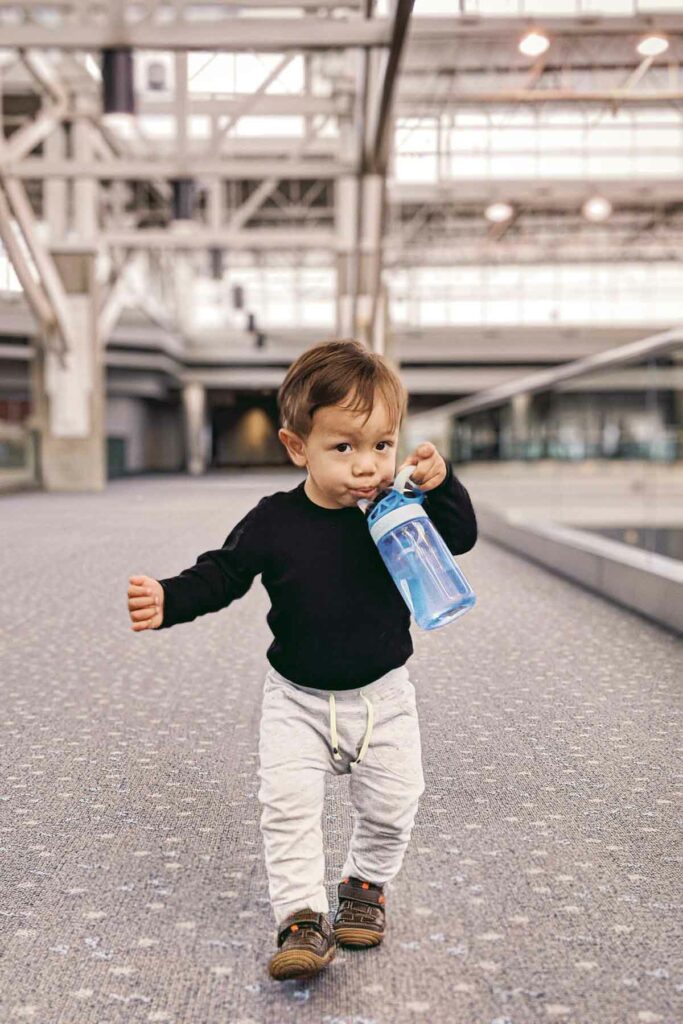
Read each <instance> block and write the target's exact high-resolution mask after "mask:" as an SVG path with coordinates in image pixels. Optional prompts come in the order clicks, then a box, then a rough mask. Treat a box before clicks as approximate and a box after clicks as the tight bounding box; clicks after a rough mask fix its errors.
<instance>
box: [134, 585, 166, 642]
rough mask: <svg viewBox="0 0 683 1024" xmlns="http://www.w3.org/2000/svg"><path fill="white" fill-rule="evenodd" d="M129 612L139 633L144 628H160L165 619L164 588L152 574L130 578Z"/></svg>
mask: <svg viewBox="0 0 683 1024" xmlns="http://www.w3.org/2000/svg"><path fill="white" fill-rule="evenodd" d="M128 614H129V615H130V619H131V622H132V623H133V625H132V626H131V629H132V630H134V632H136V633H139V632H140V631H141V630H143V629H158V628H159V626H160V625H161V623H162V622H163V621H164V588H163V587H162V585H161V583H159V581H158V580H154V579H152V577H151V576H131V577H130V578H129V580H128Z"/></svg>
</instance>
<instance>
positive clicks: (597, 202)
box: [581, 196, 612, 223]
mask: <svg viewBox="0 0 683 1024" xmlns="http://www.w3.org/2000/svg"><path fill="white" fill-rule="evenodd" d="M581 212H582V213H583V215H584V217H585V218H586V220H590V221H593V222H594V223H599V222H600V221H603V220H607V219H608V217H610V216H611V214H612V204H611V203H610V201H609V199H605V197H604V196H591V197H590V199H587V200H586V202H585V203H584V204H583V206H582V207H581Z"/></svg>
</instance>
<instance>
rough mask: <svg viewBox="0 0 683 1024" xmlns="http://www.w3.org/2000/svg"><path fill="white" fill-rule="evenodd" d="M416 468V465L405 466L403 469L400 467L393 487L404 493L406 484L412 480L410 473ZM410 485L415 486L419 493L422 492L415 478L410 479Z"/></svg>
mask: <svg viewBox="0 0 683 1024" xmlns="http://www.w3.org/2000/svg"><path fill="white" fill-rule="evenodd" d="M414 469H415V466H404V467H403V469H399V471H398V473H397V474H396V479H395V480H394V482H393V484H392V487H393V489H394V490H395V491H398V493H399V494H403V491H404V490H405V486H406V484H407V483H408V481H409V480H410V474H411V473H412V472H413V470H414ZM410 486H411V487H413V488H414V489H415V490H416V491H417V492H418V493H419V492H420V488H419V487H418V485H417V484H416V483H415V482H414V481H413V480H410Z"/></svg>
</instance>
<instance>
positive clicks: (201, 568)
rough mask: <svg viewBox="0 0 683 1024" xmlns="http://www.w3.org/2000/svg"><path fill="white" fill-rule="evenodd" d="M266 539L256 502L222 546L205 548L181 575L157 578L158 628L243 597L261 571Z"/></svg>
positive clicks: (260, 512)
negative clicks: (160, 589) (160, 612)
mask: <svg viewBox="0 0 683 1024" xmlns="http://www.w3.org/2000/svg"><path fill="white" fill-rule="evenodd" d="M265 540H266V532H265V529H264V524H263V515H262V510H261V503H259V505H257V506H256V508H254V509H252V510H251V512H249V513H248V515H246V516H245V517H244V519H242V520H241V521H240V522H239V523H238V524H237V526H235V528H234V529H233V530H232V531H231V532H230V534H229V535H228V537H227V538H226V540H225V543H224V544H223V547H221V548H217V549H216V550H213V551H205V552H204V553H203V554H201V555H200V556H199V558H198V559H197V561H196V563H195V565H193V566H191V568H189V569H183V571H182V572H181V573H180V575H178V576H171V577H169V578H168V579H163V580H159V583H160V584H161V586H162V587H163V589H164V604H163V615H164V617H163V621H162V623H161V625H160V626H159V629H167V628H168V627H169V626H175V625H177V624H178V623H180V622H191V621H192V620H193V619H196V618H197V616H199V615H206V614H207V612H217V611H219V609H221V608H225V607H226V606H227V605H229V604H230V603H231V602H232V601H234V600H236V599H237V598H239V597H243V595H244V594H246V592H247V591H248V590H249V588H250V587H251V585H252V583H253V582H254V577H255V576H257V575H259V573H261V572H262V570H263V559H264V544H265Z"/></svg>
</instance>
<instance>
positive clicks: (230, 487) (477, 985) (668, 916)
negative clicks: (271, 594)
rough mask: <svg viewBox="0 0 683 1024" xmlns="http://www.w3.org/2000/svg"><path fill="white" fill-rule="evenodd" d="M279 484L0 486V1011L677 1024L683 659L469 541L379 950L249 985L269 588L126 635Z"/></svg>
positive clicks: (632, 622)
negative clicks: (148, 600) (159, 584)
mask: <svg viewBox="0 0 683 1024" xmlns="http://www.w3.org/2000/svg"><path fill="white" fill-rule="evenodd" d="M299 479H300V477H298V476H295V475H293V474H288V473H286V472H282V473H263V474H260V475H259V474H257V473H256V474H239V475H225V476H216V477H206V478H203V479H201V480H197V481H190V480H188V479H186V478H183V477H170V478H145V479H140V480H127V481H118V482H116V483H112V484H110V486H109V488H108V489H107V491H106V493H105V494H102V495H46V494H39V493H35V494H16V495H9V496H5V497H3V498H2V499H1V500H0V521H1V523H2V527H1V530H2V539H3V542H2V545H0V567H1V569H2V580H3V587H2V597H1V598H0V601H1V604H2V609H1V610H2V617H1V627H0V628H1V641H0V642H1V645H2V646H1V649H0V658H1V663H0V864H1V869H0V1024H19V1022H24V1021H31V1022H34V1024H138V1022H145V1024H146V1022H153V1021H156V1022H167V1024H281V1022H282V1024H289V1022H297V1024H413V1022H428V1024H442V1022H443V1024H534V1022H537V1021H538V1022H543V1024H548V1022H562V1024H679V1022H680V1021H681V1020H683V968H682V964H681V955H680V954H681V945H682V943H681V924H680V922H681V920H682V914H681V906H682V904H683V893H682V889H683V885H682V880H683V870H682V867H681V862H682V860H683V848H682V846H681V841H680V840H681V825H680V817H677V814H676V801H677V798H680V796H681V791H682V787H681V775H680V753H681V728H680V715H679V712H680V707H681V699H680V690H681V680H682V677H683V672H682V671H681V669H682V660H681V651H680V644H679V643H678V642H677V641H676V639H675V638H674V637H673V636H671V635H668V634H667V633H665V632H664V631H662V630H659V629H657V628H656V627H655V626H652V625H649V624H648V623H646V622H645V621H644V620H641V619H639V618H638V617H636V616H635V615H631V614H628V613H627V612H625V611H622V610H620V609H617V608H615V607H613V606H611V605H609V604H608V603H606V602H604V601H603V600H601V599H600V598H598V597H595V596H592V595H591V594H589V593H587V592H584V591H582V590H580V589H579V588H577V587H574V586H572V585H571V584H569V583H566V582H564V581H562V580H560V579H558V578H556V577H554V576H552V575H551V574H549V573H547V572H545V571H544V570H542V569H540V568H537V567H534V566H532V565H530V564H528V563H525V562H524V561H522V560H520V559H518V558H517V557H515V556H514V555H512V554H510V553H508V552H505V551H503V550H501V549H498V548H496V547H494V546H493V545H490V544H488V543H486V542H485V541H481V542H480V543H479V544H478V545H477V547H476V548H475V549H474V551H473V552H472V553H470V554H469V555H466V556H464V557H462V559H461V560H460V561H461V564H462V566H463V568H464V570H465V572H466V574H467V575H468V576H469V578H470V580H471V582H472V584H473V586H474V588H475V590H476V591H477V594H478V605H477V607H476V609H475V610H474V611H473V612H471V613H470V614H469V615H467V616H466V617H465V618H464V619H462V620H461V621H460V622H458V623H455V624H453V625H452V626H450V627H447V628H445V629H443V630H440V631H436V632H434V633H421V632H419V631H417V630H416V631H415V641H416V653H415V656H414V657H413V659H412V660H411V662H410V663H409V664H410V667H411V674H412V679H413V681H414V683H415V686H416V689H417V693H418V706H419V709H420V715H421V722H422V737H423V750H424V761H425V774H426V778H427V791H426V793H425V795H424V797H423V799H422V804H421V807H420V811H419V814H418V819H417V824H416V827H415V832H414V835H413V840H412V844H411V846H410V848H409V851H408V854H407V856H406V860H405V863H404V868H403V871H402V872H401V874H400V875H399V877H398V878H397V879H396V880H395V882H394V883H393V885H392V887H391V888H390V890H389V894H388V907H389V929H390V931H389V934H388V936H387V940H386V942H385V944H384V945H383V946H381V947H379V948H378V949H375V950H371V951H369V952H357V953H356V952H342V951H340V952H339V953H338V955H337V958H336V960H335V961H334V963H333V964H332V965H331V967H330V968H329V970H328V971H327V972H325V973H324V974H323V975H321V976H319V977H318V978H317V979H315V980H313V981H311V982H307V983H304V982H295V981H291V982H286V983H284V984H277V983H275V982H272V981H271V980H270V979H269V978H268V976H267V974H266V970H265V964H266V962H267V959H268V957H269V956H270V954H271V952H272V950H273V946H274V935H275V932H274V925H273V921H272V917H271V913H270V908H269V905H268V900H267V890H266V880H265V874H264V868H263V862H262V854H261V843H260V834H259V829H258V806H257V801H256V789H257V780H256V775H255V763H256V739H257V728H258V720H259V706H260V692H261V686H262V680H263V675H264V672H265V669H266V660H265V650H266V647H267V643H268V638H269V635H270V634H269V632H268V630H267V626H266V624H265V613H266V610H267V598H266V594H265V592H264V591H263V589H262V587H261V586H260V584H258V583H257V584H255V586H254V587H253V588H252V590H251V591H250V592H249V594H248V595H247V596H246V597H245V598H244V599H243V600H242V601H240V602H238V603H237V604H235V605H233V606H232V607H231V608H229V609H227V610H225V611H223V612H221V613H219V614H217V615H213V616H207V617H205V618H203V619H201V620H198V621H196V622H194V623H191V624H188V625H185V626H179V627H176V628H175V629H173V630H171V631H169V632H163V633H155V634H151V633H142V634H139V635H136V634H134V633H133V632H132V631H131V630H130V629H129V627H128V621H127V610H126V601H125V590H126V583H127V578H128V575H129V574H131V573H133V572H146V573H148V574H149V575H153V576H164V575H171V574H173V573H175V572H177V571H179V570H180V569H181V568H184V567H185V566H187V565H190V564H192V562H193V561H194V559H195V556H196V555H197V554H198V553H199V552H201V551H203V550H205V549H207V548H210V547H217V546H219V545H220V544H221V543H222V542H223V540H224V538H225V536H226V535H227V533H228V532H229V529H230V528H231V526H232V525H233V524H234V523H235V522H236V521H237V519H238V518H240V517H241V516H242V515H243V514H244V513H245V512H246V511H247V510H248V509H249V508H250V507H251V506H252V505H253V504H254V503H255V502H256V500H257V499H258V498H259V497H260V496H261V495H262V494H264V493H267V492H269V491H272V490H275V489H278V488H289V487H292V486H294V485H295V483H296V482H298V480H299ZM473 499H474V501H475V506H476V499H477V495H476V493H474V494H473ZM346 783H347V780H346V779H342V780H336V781H335V782H334V783H332V784H331V785H330V787H329V792H328V803H327V807H326V814H325V820H324V826H325V835H326V840H327V847H328V851H329V856H328V869H329V883H330V898H331V900H332V897H333V893H334V887H335V882H336V880H337V877H338V873H339V869H340V866H341V863H342V860H343V856H344V852H345V844H346V842H347V840H348V836H349V833H350V827H351V818H350V807H349V803H348V800H347V795H346ZM333 905H334V904H333Z"/></svg>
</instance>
